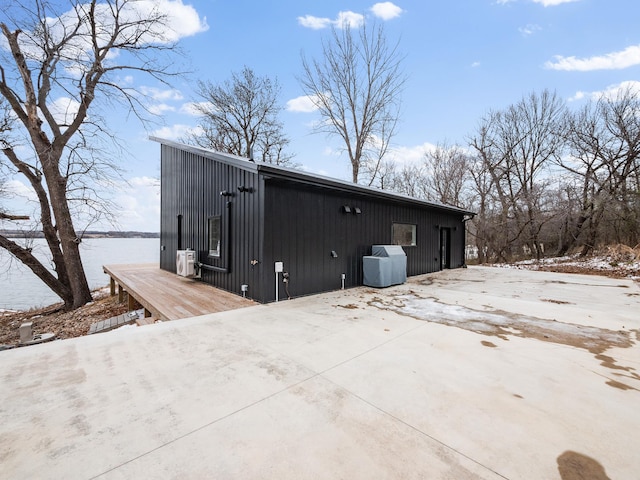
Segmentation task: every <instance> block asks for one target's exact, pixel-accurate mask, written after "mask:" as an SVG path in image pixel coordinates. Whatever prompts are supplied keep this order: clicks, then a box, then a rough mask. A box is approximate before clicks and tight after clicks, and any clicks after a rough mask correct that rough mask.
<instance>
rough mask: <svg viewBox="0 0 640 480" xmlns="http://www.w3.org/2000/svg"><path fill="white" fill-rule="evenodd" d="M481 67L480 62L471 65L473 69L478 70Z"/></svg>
mask: <svg viewBox="0 0 640 480" xmlns="http://www.w3.org/2000/svg"><path fill="white" fill-rule="evenodd" d="M479 66H480V62H473V63H472V64H471V68H478V67H479Z"/></svg>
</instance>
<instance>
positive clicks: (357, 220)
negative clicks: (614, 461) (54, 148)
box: [154, 138, 472, 302]
mask: <svg viewBox="0 0 640 480" xmlns="http://www.w3.org/2000/svg"><path fill="white" fill-rule="evenodd" d="M154 140H155V141H157V142H159V143H160V144H161V227H160V243H161V252H160V267H161V268H162V269H164V270H168V271H172V272H175V271H176V266H177V265H176V264H177V261H176V253H177V251H179V250H187V249H189V250H193V251H194V253H193V254H192V255H193V256H195V262H196V264H199V265H201V268H199V269H196V270H199V272H200V275H201V279H202V281H205V282H207V283H210V284H212V285H215V286H216V287H219V288H222V289H224V290H228V291H231V292H236V293H238V294H246V295H247V296H248V297H250V298H253V299H254V300H257V301H259V302H271V301H273V300H275V299H276V295H277V293H276V289H277V288H278V289H279V292H280V293H279V298H287V296H289V295H290V296H294V297H297V296H301V295H308V294H313V293H319V292H324V291H330V290H336V289H339V288H341V287H342V286H343V285H344V286H345V287H346V288H348V287H353V286H358V285H362V284H363V271H362V264H363V260H362V259H363V257H364V256H367V255H371V247H372V245H379V244H382V245H393V244H395V245H402V248H403V250H404V251H405V253H406V257H407V258H406V263H407V275H409V276H411V275H419V274H423V273H429V272H434V271H438V270H441V269H445V268H456V267H461V266H463V265H464V262H465V258H464V246H465V225H464V223H465V221H466V220H467V219H469V218H470V217H471V215H472V214H471V213H470V212H467V211H465V210H462V209H459V208H456V207H451V206H447V205H441V204H435V203H430V202H425V201H422V200H418V199H415V198H410V197H406V196H403V195H397V194H393V193H389V192H386V191H382V190H377V189H372V188H367V187H363V186H360V185H355V184H352V183H347V182H343V181H340V180H335V179H330V178H326V177H317V176H314V175H311V174H307V173H304V172H300V171H296V170H292V169H287V168H282V167H277V166H274V165H270V164H263V163H254V162H252V161H249V160H247V159H245V158H241V157H236V156H233V155H228V154H222V153H217V152H213V151H210V150H206V149H202V148H198V147H192V146H187V145H182V144H178V143H175V142H171V141H167V140H162V139H157V138H154ZM278 262H282V265H281V266H282V273H276V270H279V268H278V267H279V265H277V263H278ZM283 273H286V274H288V278H287V275H283ZM285 278H287V280H288V282H286V283H283V279H285Z"/></svg>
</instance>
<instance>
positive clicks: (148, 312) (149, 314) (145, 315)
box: [144, 308, 151, 318]
mask: <svg viewBox="0 0 640 480" xmlns="http://www.w3.org/2000/svg"><path fill="white" fill-rule="evenodd" d="M150 316H151V312H150V311H149V310H147V309H146V308H145V309H144V318H149V317H150Z"/></svg>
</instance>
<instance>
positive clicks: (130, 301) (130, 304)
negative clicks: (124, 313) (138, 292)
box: [127, 292, 136, 312]
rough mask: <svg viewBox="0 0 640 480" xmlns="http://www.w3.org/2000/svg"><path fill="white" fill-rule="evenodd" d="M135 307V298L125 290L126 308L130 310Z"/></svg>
mask: <svg viewBox="0 0 640 480" xmlns="http://www.w3.org/2000/svg"><path fill="white" fill-rule="evenodd" d="M135 309H136V299H135V298H133V295H131V294H130V293H129V292H127V310H129V311H130V312H132V311H133V310H135Z"/></svg>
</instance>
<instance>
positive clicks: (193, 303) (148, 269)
mask: <svg viewBox="0 0 640 480" xmlns="http://www.w3.org/2000/svg"><path fill="white" fill-rule="evenodd" d="M102 268H103V270H104V273H106V274H107V275H109V277H111V295H115V294H116V286H117V293H118V297H119V299H120V300H121V301H124V298H125V295H124V293H125V292H126V293H127V294H128V295H127V297H128V301H129V310H135V309H136V305H135V303H136V302H137V303H138V304H140V305H141V306H142V308H144V310H145V316H146V317H155V318H157V319H159V320H178V319H180V318H188V317H196V316H198V315H206V314H207V313H215V312H224V311H227V310H234V309H237V308H243V307H249V306H251V305H256V303H255V302H253V301H252V300H248V299H246V298H242V297H240V296H238V295H235V294H233V293H229V292H226V291H224V290H220V289H218V288H215V287H213V286H211V285H209V284H206V283H204V282H202V281H200V280H194V279H190V278H184V277H179V276H178V275H176V274H174V273H170V272H167V271H165V270H160V268H159V267H158V266H157V265H155V264H127V265H104V266H103V267H102Z"/></svg>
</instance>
